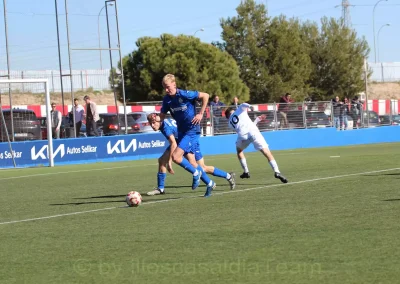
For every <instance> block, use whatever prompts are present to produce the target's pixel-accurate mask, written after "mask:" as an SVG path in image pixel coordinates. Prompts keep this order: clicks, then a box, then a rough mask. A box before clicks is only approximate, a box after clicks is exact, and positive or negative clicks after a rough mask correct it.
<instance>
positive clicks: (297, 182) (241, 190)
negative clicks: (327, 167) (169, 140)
mask: <svg viewBox="0 0 400 284" xmlns="http://www.w3.org/2000/svg"><path fill="white" fill-rule="evenodd" d="M397 170H400V168H393V169H386V170H377V171H370V172H363V173H355V174H345V175H338V176H331V177H323V178H315V179H308V180H301V181H294V182H289V183H286V184H283V183H277V184H271V185H266V186H258V187H252V188H245V189H239V190H230V191H225V192H215V193H214V194H213V195H223V194H228V193H238V192H245V191H250V190H255V189H262V188H272V187H278V186H290V185H294V184H301V183H307V182H314V181H321V180H329V179H336V178H343V177H351V176H359V175H365V174H376V173H383V172H390V171H397ZM198 197H203V195H196V196H189V197H180V198H174V199H164V200H155V201H149V202H145V203H143V205H149V204H156V203H164V202H169V201H177V200H182V199H191V198H198ZM211 198H212V197H211ZM143 205H142V206H143ZM126 207H128V206H119V207H107V208H100V209H94V210H87V211H80V212H72V213H65V214H58V215H53V216H46V217H38V218H31V219H24V220H15V221H7V222H1V223H0V225H6V224H16V223H23V222H30V221H40V220H46V219H53V218H59V217H65V216H73V215H79V214H86V213H93V212H100V211H106V210H112V209H117V208H126Z"/></svg>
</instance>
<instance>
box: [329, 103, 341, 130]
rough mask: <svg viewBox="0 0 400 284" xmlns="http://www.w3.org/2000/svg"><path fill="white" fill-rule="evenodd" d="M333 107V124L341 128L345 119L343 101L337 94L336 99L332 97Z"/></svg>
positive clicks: (338, 128)
mask: <svg viewBox="0 0 400 284" xmlns="http://www.w3.org/2000/svg"><path fill="white" fill-rule="evenodd" d="M332 108H333V125H334V126H335V127H336V129H337V130H340V129H341V125H342V121H343V119H342V117H343V110H342V108H343V102H341V101H340V99H339V96H336V97H335V98H334V99H332Z"/></svg>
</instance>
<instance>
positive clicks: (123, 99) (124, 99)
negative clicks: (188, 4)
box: [107, 0, 128, 134]
mask: <svg viewBox="0 0 400 284" xmlns="http://www.w3.org/2000/svg"><path fill="white" fill-rule="evenodd" d="M112 1H114V4H115V19H116V22H117V37H118V53H119V62H120V64H121V85H122V101H123V105H124V117H125V134H128V118H127V116H126V97H125V79H124V64H123V62H122V54H121V41H120V37H119V23H118V8H117V0H112ZM107 19H108V18H107Z"/></svg>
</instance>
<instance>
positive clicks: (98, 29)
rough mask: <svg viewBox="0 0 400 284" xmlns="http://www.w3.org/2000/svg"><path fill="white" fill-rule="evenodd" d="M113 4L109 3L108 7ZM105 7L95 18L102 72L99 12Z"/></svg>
mask: <svg viewBox="0 0 400 284" xmlns="http://www.w3.org/2000/svg"><path fill="white" fill-rule="evenodd" d="M113 5H114V4H112V3H109V4H108V6H113ZM105 7H106V5H104V6H103V8H101V9H100V12H99V15H98V16H97V34H98V38H99V52H100V69H101V70H103V62H102V60H101V41H100V14H101V11H103V9H104V8H105Z"/></svg>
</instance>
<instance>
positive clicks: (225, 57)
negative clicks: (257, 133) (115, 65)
mask: <svg viewBox="0 0 400 284" xmlns="http://www.w3.org/2000/svg"><path fill="white" fill-rule="evenodd" d="M136 45H137V47H138V49H137V50H135V51H133V52H132V53H130V54H129V55H128V56H126V57H124V59H123V62H124V79H125V85H126V88H125V93H126V98H127V99H129V100H130V101H145V100H160V99H161V98H162V96H163V95H164V90H163V88H162V85H161V81H162V78H163V76H164V75H165V74H167V73H172V74H174V75H175V76H176V78H177V85H178V87H180V88H182V89H192V90H193V89H196V90H201V91H203V92H207V93H209V94H210V95H218V96H219V97H220V98H221V101H225V102H230V101H232V99H233V97H235V96H237V97H238V98H239V99H240V100H241V101H247V100H248V98H249V89H248V88H247V86H246V85H245V84H244V83H243V81H242V80H241V79H240V78H239V68H238V66H237V64H236V62H235V60H234V59H233V58H232V57H231V56H230V55H229V54H228V53H226V52H222V51H220V50H219V49H218V48H217V47H215V46H213V45H211V44H206V43H201V42H200V40H199V39H197V38H194V37H192V36H184V35H180V36H176V37H175V36H172V35H169V34H163V35H162V36H161V37H159V38H150V37H143V38H140V39H138V41H137V42H136ZM119 85H120V83H119ZM120 88H121V86H119V89H120Z"/></svg>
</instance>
